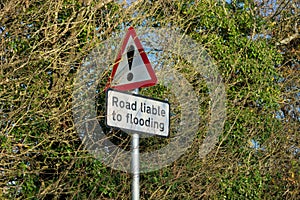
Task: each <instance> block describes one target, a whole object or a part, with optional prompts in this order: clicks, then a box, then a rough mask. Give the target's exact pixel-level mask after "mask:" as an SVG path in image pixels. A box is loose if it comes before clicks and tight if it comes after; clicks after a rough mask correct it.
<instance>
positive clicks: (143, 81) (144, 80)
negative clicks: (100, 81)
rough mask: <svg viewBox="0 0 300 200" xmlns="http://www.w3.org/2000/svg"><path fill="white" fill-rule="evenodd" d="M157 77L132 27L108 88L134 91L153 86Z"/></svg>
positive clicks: (127, 34) (124, 41)
mask: <svg viewBox="0 0 300 200" xmlns="http://www.w3.org/2000/svg"><path fill="white" fill-rule="evenodd" d="M156 82H157V78H156V75H155V73H154V70H153V68H152V66H151V64H150V61H149V59H148V57H147V55H146V52H145V51H144V49H143V47H142V44H141V42H140V40H139V39H138V37H137V35H136V32H135V30H134V29H133V28H132V27H130V28H129V29H128V32H127V33H126V35H125V38H124V40H123V43H122V46H121V49H120V51H119V53H118V56H117V58H116V61H115V64H114V67H113V70H112V74H111V76H110V80H109V83H108V87H111V88H115V89H117V90H132V89H136V88H140V87H148V86H153V85H155V84H156Z"/></svg>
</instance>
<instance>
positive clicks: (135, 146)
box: [131, 89, 140, 200]
mask: <svg viewBox="0 0 300 200" xmlns="http://www.w3.org/2000/svg"><path fill="white" fill-rule="evenodd" d="M133 93H134V94H138V93H139V89H135V90H134V92H133ZM139 137H140V136H139V134H138V133H133V134H132V141H131V173H132V200H139V199H140V150H139V142H140V141H139V140H140V138H139Z"/></svg>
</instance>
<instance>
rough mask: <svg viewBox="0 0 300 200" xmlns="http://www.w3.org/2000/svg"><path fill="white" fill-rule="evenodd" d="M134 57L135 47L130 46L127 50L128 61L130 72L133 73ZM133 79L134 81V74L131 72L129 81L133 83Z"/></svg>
mask: <svg viewBox="0 0 300 200" xmlns="http://www.w3.org/2000/svg"><path fill="white" fill-rule="evenodd" d="M133 56H134V46H133V45H130V46H129V47H128V49H127V60H128V66H129V71H131V67H132V62H133ZM132 79H133V73H131V72H129V73H128V74H127V80H128V81H132Z"/></svg>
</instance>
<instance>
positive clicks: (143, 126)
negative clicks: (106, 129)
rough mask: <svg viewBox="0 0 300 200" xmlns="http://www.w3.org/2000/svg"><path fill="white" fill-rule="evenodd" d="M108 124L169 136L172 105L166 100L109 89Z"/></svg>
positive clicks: (107, 99)
mask: <svg viewBox="0 0 300 200" xmlns="http://www.w3.org/2000/svg"><path fill="white" fill-rule="evenodd" d="M106 124H107V125H108V126H111V127H117V128H121V129H124V130H130V131H134V132H141V133H148V134H153V135H159V136H164V137H167V136H169V130H170V105H169V103H168V102H166V101H161V100H156V99H150V98H148V97H143V96H139V95H134V94H128V93H124V92H120V91H116V90H111V89H109V90H107V93H106Z"/></svg>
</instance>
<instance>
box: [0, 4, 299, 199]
mask: <svg viewBox="0 0 300 200" xmlns="http://www.w3.org/2000/svg"><path fill="white" fill-rule="evenodd" d="M257 6H258V4H257V2H256V1H232V3H227V2H226V1H212V0H204V1H201V2H199V1H193V0H186V1H179V0H175V1H169V0H168V1H164V0H159V1H152V0H147V1H137V2H135V3H134V4H132V5H131V6H127V7H126V6H125V7H124V6H123V5H120V4H118V3H115V2H109V3H104V2H103V1H96V0H91V1H86V0H83V1H74V0H59V1H49V0H34V1H25V0H24V1H17V0H12V1H3V2H1V3H0V9H1V11H0V19H1V26H0V43H1V45H0V132H1V134H0V143H1V145H0V151H1V161H0V188H1V189H0V199H129V198H130V196H131V194H130V183H131V178H130V174H126V173H123V172H118V171H114V170H112V169H110V168H108V167H106V166H104V165H103V164H102V163H101V162H100V161H98V160H97V159H95V158H94V157H93V155H91V154H89V153H88V152H87V151H86V150H85V149H84V147H83V145H82V141H81V140H80V138H79V137H78V133H77V132H76V130H75V127H74V123H73V118H72V110H71V107H72V89H73V82H74V78H75V76H76V72H77V69H78V68H79V67H80V66H81V63H82V60H83V59H84V57H85V56H86V55H88V54H89V53H90V51H91V50H92V49H94V47H96V46H97V45H99V44H101V42H102V41H104V40H105V39H107V38H109V37H110V36H111V35H112V34H114V32H115V31H120V30H121V31H124V30H123V29H124V28H126V27H127V26H129V25H133V26H152V27H165V26H167V27H171V28H175V27H176V30H179V31H181V32H182V34H186V35H188V36H190V37H192V38H193V39H194V40H195V41H197V42H199V43H200V44H202V45H203V47H205V49H206V50H207V52H208V54H209V55H210V56H211V57H212V58H213V59H214V62H215V64H216V66H217V67H218V70H219V72H220V74H221V75H222V78H223V81H224V83H225V85H226V92H227V105H226V106H227V113H228V115H227V120H226V123H225V128H224V132H223V134H222V135H221V136H220V138H219V143H218V144H217V146H216V147H215V149H214V150H213V151H212V152H211V153H210V154H209V155H207V156H206V158H204V159H200V158H199V156H198V154H199V152H198V151H199V149H200V146H201V144H202V142H203V139H204V138H205V133H206V132H205V131H206V130H207V121H208V120H209V118H210V113H209V112H208V110H209V108H210V103H209V91H208V87H207V86H206V83H205V80H204V78H203V77H201V74H198V73H196V72H195V70H194V69H193V67H192V66H190V62H189V61H188V60H183V58H181V57H180V55H172V56H173V57H172V56H170V58H168V59H171V58H172V59H174V60H176V62H175V61H174V62H173V61H172V62H173V63H174V69H175V70H177V71H178V72H180V73H181V74H183V76H184V77H185V78H186V79H187V80H188V81H189V82H190V83H191V85H192V86H193V87H194V91H195V92H196V93H197V94H198V96H199V98H200V97H201V98H202V99H203V102H201V103H200V109H199V115H201V118H202V119H203V121H202V122H200V128H199V132H198V133H197V137H196V138H195V141H194V142H193V145H192V147H191V148H190V149H189V150H188V151H187V152H186V153H185V154H184V155H183V156H182V157H181V158H180V159H179V160H177V161H176V162H174V163H173V164H172V165H170V166H168V167H166V168H164V169H161V170H159V171H156V172H151V173H146V174H142V175H141V196H142V199H200V198H205V199H211V198H212V199H244V198H248V199H270V198H276V199H284V198H285V199H297V198H298V196H299V185H300V166H299V144H298V143H299V120H298V121H297V118H296V117H295V116H297V112H296V111H294V113H295V114H294V115H292V114H291V113H293V112H292V111H291V109H290V110H289V109H287V108H286V107H289V106H290V105H294V106H297V105H298V104H297V102H298V101H299V94H298V93H299V87H298V85H299V76H298V74H297V73H299V69H298V67H299V55H298V54H297V52H299V43H297V41H298V40H293V42H291V43H290V44H287V45H286V46H280V47H278V45H276V43H278V42H277V41H274V40H275V39H278V38H279V39H282V38H284V36H285V35H286V34H285V33H286V32H291V31H287V30H291V29H284V28H282V27H283V25H282V24H284V23H283V22H285V21H284V20H282V21H283V22H281V21H280V20H279V21H276V19H278V17H276V16H275V15H274V19H273V18H268V17H264V16H263V15H259V11H260V10H261V9H260V8H258V7H257ZM283 10H284V9H283ZM278 12H279V11H278ZM279 13H280V12H279ZM290 13H291V11H289V10H286V9H285V10H284V11H282V13H281V16H280V17H281V18H280V17H279V19H286V20H288V19H293V20H294V18H293V15H291V14H290ZM275 14H276V13H275ZM295 19H296V18H295ZM292 22H293V21H292ZM278 23H280V26H279V25H277V24H278ZM285 26H286V25H285ZM293 28H294V27H293ZM269 30H270V31H269ZM281 30H283V31H282V35H279V36H277V35H276V34H279V32H280V31H281ZM275 33H276V34H275ZM261 35H264V36H261ZM267 36H268V37H267ZM106 73H107V72H106ZM107 76H108V75H107V74H105V75H104V77H106V78H107ZM283 79H284V81H282V80H283ZM103 80H104V79H103ZM104 82H105V81H104ZM102 84H104V85H105V83H102ZM297 84H298V85H297ZM141 94H143V95H146V96H151V97H155V98H159V99H169V100H170V101H172V122H171V123H172V124H171V125H173V124H176V123H179V121H180V119H179V117H178V116H179V115H180V107H179V104H178V102H177V99H176V97H174V96H173V95H172V94H171V92H170V91H169V90H168V88H167V87H165V86H163V85H157V86H155V87H151V88H145V89H142V90H141ZM291 94H292V95H291ZM96 98H97V106H98V107H99V110H98V112H99V113H98V114H99V117H100V118H101V117H102V118H103V115H104V110H103V109H102V110H101V109H100V107H101V105H103V104H104V99H105V98H104V93H101V92H99V96H97V97H96ZM102 108H103V107H102ZM279 108H283V113H284V114H285V117H284V118H283V119H281V120H280V119H278V114H277V111H278V110H279ZM293 116H294V117H293ZM100 121H101V120H100ZM171 129H172V127H171ZM172 131H176V130H173V129H172ZM118 133H120V132H118ZM117 136H120V137H118V140H117V139H116V137H115V138H114V139H115V142H116V143H118V142H119V144H120V146H121V145H122V144H124V143H125V142H127V143H126V144H129V142H130V137H127V136H124V135H122V133H120V135H117ZM112 140H113V139H112ZM254 141H255V143H254ZM168 142H169V140H168V139H166V140H164V139H161V138H151V139H141V150H142V151H151V150H154V149H159V148H160V147H161V146H163V145H166V144H168ZM297 145H298V146H297Z"/></svg>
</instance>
